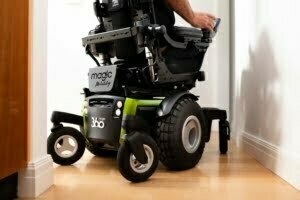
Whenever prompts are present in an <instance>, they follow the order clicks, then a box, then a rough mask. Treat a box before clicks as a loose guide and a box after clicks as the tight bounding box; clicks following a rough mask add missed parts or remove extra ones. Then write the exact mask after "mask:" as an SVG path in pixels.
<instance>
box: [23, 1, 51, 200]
mask: <svg viewBox="0 0 300 200" xmlns="http://www.w3.org/2000/svg"><path fill="white" fill-rule="evenodd" d="M47 10H48V6H47V0H45V1H41V0H32V1H31V4H30V11H31V13H30V14H31V23H30V38H29V42H30V63H29V65H30V104H29V106H30V113H29V114H30V120H29V121H30V124H29V155H30V158H29V163H28V165H27V168H26V169H24V170H22V171H20V172H19V181H18V197H19V198H33V197H37V196H38V195H40V194H41V193H43V192H44V191H46V190H47V189H48V188H49V187H50V186H52V185H53V182H54V176H53V175H54V171H53V161H52V158H51V156H50V155H47V122H48V119H47V117H46V115H45V113H46V112H47V18H48V16H47Z"/></svg>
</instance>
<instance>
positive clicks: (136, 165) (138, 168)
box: [129, 145, 154, 174]
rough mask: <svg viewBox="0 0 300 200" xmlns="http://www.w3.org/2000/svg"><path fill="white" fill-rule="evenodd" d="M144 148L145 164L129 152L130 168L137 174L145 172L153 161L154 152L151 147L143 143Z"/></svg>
mask: <svg viewBox="0 0 300 200" xmlns="http://www.w3.org/2000/svg"><path fill="white" fill-rule="evenodd" d="M144 150H145V153H146V155H147V157H148V161H147V163H146V164H141V163H140V162H139V161H138V160H137V159H136V157H135V156H134V155H133V154H131V155H130V158H129V159H130V160H129V163H130V166H131V168H132V170H133V171H135V172H136V173H139V174H142V173H145V172H147V171H148V170H149V169H150V168H151V166H152V164H153V161H154V153H153V151H152V149H151V148H150V147H149V146H148V145H144Z"/></svg>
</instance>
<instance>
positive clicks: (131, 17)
mask: <svg viewBox="0 0 300 200" xmlns="http://www.w3.org/2000/svg"><path fill="white" fill-rule="evenodd" d="M97 2H98V1H96V2H95V3H94V10H95V14H96V16H97V17H98V19H99V21H100V22H101V23H102V24H103V26H104V27H103V29H102V30H98V31H97V30H95V31H94V32H93V34H95V33H100V32H108V31H114V30H120V29H124V28H128V27H134V26H135V25H136V24H135V23H136V21H139V20H141V18H147V16H148V15H147V13H144V12H145V10H147V9H144V10H143V5H142V4H141V3H140V0H102V1H101V2H100V1H99V3H97ZM145 2H147V1H145ZM148 9H149V8H148ZM103 47H104V45H103V44H101V45H99V47H97V51H98V52H99V51H104V52H105V53H107V52H109V54H110V55H111V56H113V57H114V56H116V57H117V58H119V59H123V58H128V57H132V56H135V55H137V54H138V53H140V52H141V51H142V50H141V49H139V47H138V45H137V38H135V37H130V38H125V39H120V40H116V41H113V42H108V43H107V44H106V45H105V47H106V48H105V49H103Z"/></svg>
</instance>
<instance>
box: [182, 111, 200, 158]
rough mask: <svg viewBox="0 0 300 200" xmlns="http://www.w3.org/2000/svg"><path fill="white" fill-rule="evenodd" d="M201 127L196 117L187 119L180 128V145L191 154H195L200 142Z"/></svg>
mask: <svg viewBox="0 0 300 200" xmlns="http://www.w3.org/2000/svg"><path fill="white" fill-rule="evenodd" d="M201 135H202V132H201V125H200V122H199V119H198V118H197V117H196V116H190V117H188V118H187V119H186V120H185V122H184V124H183V128H182V143H183V146H184V148H185V150H186V151H187V152H188V153H190V154H192V153H195V152H196V151H197V149H198V147H199V145H200V142H201Z"/></svg>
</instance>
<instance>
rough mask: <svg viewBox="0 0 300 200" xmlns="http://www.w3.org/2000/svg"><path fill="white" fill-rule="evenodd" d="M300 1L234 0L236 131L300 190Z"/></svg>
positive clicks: (262, 159) (260, 157)
mask: <svg viewBox="0 0 300 200" xmlns="http://www.w3.org/2000/svg"><path fill="white" fill-rule="evenodd" d="M299 8H300V2H299V0H289V1H279V0H264V1H261V0H244V1H235V36H236V40H235V69H234V74H233V77H234V95H235V99H234V102H233V105H234V109H233V110H234V112H233V114H234V131H235V132H236V133H238V136H239V138H240V139H241V140H240V141H242V144H243V145H244V146H245V148H246V149H247V150H248V151H249V152H250V153H251V154H252V155H253V156H254V157H255V158H256V159H257V160H259V161H260V162H261V163H262V164H263V165H265V166H266V167H268V168H269V169H271V170H272V171H274V172H275V173H277V174H278V175H279V176H281V177H282V178H284V179H285V180H287V181H288V182H290V183H291V184H293V185H294V186H295V187H297V188H298V189H299V188H300V148H299V141H300V134H299V122H300V117H299V112H300V92H299V86H300V60H299V57H298V54H299V52H300V46H299V44H300V38H299V35H300V27H299V18H300V12H299Z"/></svg>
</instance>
